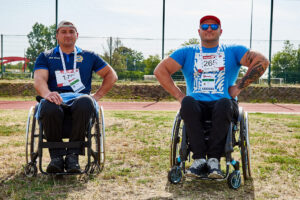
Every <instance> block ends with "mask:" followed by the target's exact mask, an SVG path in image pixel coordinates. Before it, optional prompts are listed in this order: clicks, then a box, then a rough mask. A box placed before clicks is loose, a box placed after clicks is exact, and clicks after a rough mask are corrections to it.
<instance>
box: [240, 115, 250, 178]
mask: <svg viewBox="0 0 300 200" xmlns="http://www.w3.org/2000/svg"><path fill="white" fill-rule="evenodd" d="M247 123H248V118H247V113H244V116H243V119H242V120H241V121H240V153H241V158H242V170H243V176H244V180H247V179H248V178H249V175H248V173H249V172H248V171H249V170H248V169H249V165H250V164H249V162H250V161H249V157H248V156H249V151H248V146H249V145H248V144H249V142H248V141H249V139H247V137H248V129H247V126H246V124H247ZM247 140H248V141H247Z"/></svg>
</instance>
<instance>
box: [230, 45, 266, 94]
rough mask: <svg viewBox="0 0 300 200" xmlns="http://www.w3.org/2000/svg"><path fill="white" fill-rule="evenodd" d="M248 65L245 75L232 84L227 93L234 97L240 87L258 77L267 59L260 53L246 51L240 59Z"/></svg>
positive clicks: (263, 70)
mask: <svg viewBox="0 0 300 200" xmlns="http://www.w3.org/2000/svg"><path fill="white" fill-rule="evenodd" d="M240 63H241V65H244V66H246V67H248V70H247V72H246V74H245V76H244V77H243V78H242V79H241V80H240V81H239V82H238V83H237V84H236V85H234V86H232V87H230V88H229V94H230V95H231V96H232V97H236V96H237V95H238V94H239V93H240V92H241V90H242V89H244V88H246V87H247V86H248V85H250V84H251V83H253V82H254V81H256V80H257V79H259V77H261V76H262V75H263V73H264V72H265V71H266V69H267V68H268V66H269V61H268V59H267V58H265V57H264V56H263V55H262V54H261V53H258V52H254V51H247V52H246V53H245V55H244V56H243V58H242V59H241V61H240Z"/></svg>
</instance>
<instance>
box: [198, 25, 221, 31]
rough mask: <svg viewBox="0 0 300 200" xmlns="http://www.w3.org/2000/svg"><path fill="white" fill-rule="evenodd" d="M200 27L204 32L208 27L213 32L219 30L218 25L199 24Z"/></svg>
mask: <svg viewBox="0 0 300 200" xmlns="http://www.w3.org/2000/svg"><path fill="white" fill-rule="evenodd" d="M200 27H201V29H202V30H204V31H206V30H207V29H208V27H210V28H211V29H212V30H214V31H215V30H217V29H218V28H219V24H201V25H200Z"/></svg>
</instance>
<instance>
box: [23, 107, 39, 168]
mask: <svg viewBox="0 0 300 200" xmlns="http://www.w3.org/2000/svg"><path fill="white" fill-rule="evenodd" d="M36 109H37V106H35V107H34V106H32V107H31V108H30V110H29V113H28V118H27V124H26V141H25V145H26V146H25V155H26V156H25V158H26V164H28V163H30V162H35V160H36V158H37V151H38V135H39V129H38V124H37V120H36V118H35V116H34V115H35V112H36Z"/></svg>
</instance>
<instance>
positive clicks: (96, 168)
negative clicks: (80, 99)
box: [24, 98, 105, 177]
mask: <svg viewBox="0 0 300 200" xmlns="http://www.w3.org/2000/svg"><path fill="white" fill-rule="evenodd" d="M37 100H38V98H37ZM38 101H39V100H38ZM38 105H39V103H37V104H36V105H35V106H32V107H31V108H30V110H29V113H28V118H27V124H26V144H25V145H26V146H25V156H26V165H25V167H24V173H25V175H26V176H27V177H33V176H36V175H37V171H38V168H37V163H38V166H39V170H40V172H41V173H42V174H45V175H49V173H47V172H45V170H44V169H43V168H44V167H43V149H45V148H49V147H52V148H53V147H55V148H84V150H85V151H86V149H87V155H85V156H84V158H85V159H87V162H86V165H85V168H84V170H81V172H80V173H67V172H62V173H55V174H54V175H74V174H93V173H99V172H101V171H102V170H103V168H104V163H105V125H104V113H103V108H102V106H101V107H100V108H99V110H98V112H96V109H95V111H94V113H93V116H92V118H91V119H90V122H89V126H88V129H87V131H86V132H85V140H84V141H77V142H66V141H65V139H63V142H47V141H46V139H45V134H44V130H43V126H42V123H41V121H39V120H37V119H36V117H35V114H36V112H37V110H38ZM62 106H63V105H62ZM70 122H71V121H69V125H71V124H70ZM65 126H66V124H65V123H64V130H65ZM63 138H66V137H65V136H64V137H63ZM85 154H86V153H85ZM37 160H38V162H37ZM51 175H53V174H51Z"/></svg>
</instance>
